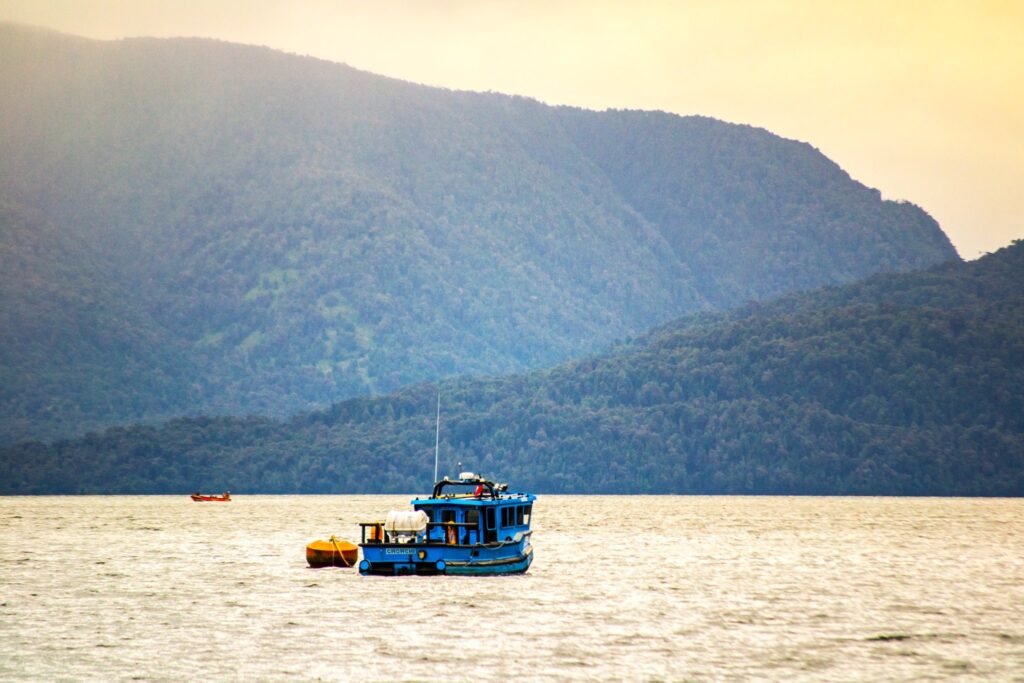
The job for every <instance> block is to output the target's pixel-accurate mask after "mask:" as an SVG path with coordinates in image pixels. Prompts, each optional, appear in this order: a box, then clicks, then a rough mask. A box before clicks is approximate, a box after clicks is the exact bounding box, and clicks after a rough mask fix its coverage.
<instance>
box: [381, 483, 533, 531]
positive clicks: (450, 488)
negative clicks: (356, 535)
mask: <svg viewBox="0 0 1024 683" xmlns="http://www.w3.org/2000/svg"><path fill="white" fill-rule="evenodd" d="M535 498H536V497H535V496H534V495H532V494H528V493H509V492H508V486H507V485H506V484H496V483H495V482H492V481H489V480H487V479H484V478H482V477H479V476H477V475H475V474H473V473H471V472H463V473H462V474H461V475H460V477H459V479H449V478H448V477H445V478H444V479H442V480H440V481H438V482H437V484H435V485H434V489H433V491H432V492H431V495H430V497H429V498H414V499H413V500H412V506H413V509H412V511H411V512H409V511H405V512H401V511H392V512H390V513H388V517H387V519H386V520H385V521H384V522H367V523H364V524H362V525H361V526H362V528H363V531H362V543H363V544H364V545H366V544H392V543H395V544H405V543H411V544H426V545H430V544H441V545H449V546H481V545H490V544H503V543H510V542H513V541H514V542H519V541H521V540H522V539H523V537H524V536H528V535H529V533H530V518H531V515H532V512H533V501H534V500H535Z"/></svg>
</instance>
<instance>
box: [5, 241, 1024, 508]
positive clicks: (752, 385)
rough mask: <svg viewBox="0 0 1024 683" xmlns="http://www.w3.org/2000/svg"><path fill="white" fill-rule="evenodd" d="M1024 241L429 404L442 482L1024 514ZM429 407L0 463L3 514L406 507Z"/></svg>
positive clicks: (163, 433) (425, 402)
mask: <svg viewBox="0 0 1024 683" xmlns="http://www.w3.org/2000/svg"><path fill="white" fill-rule="evenodd" d="M1021 282H1024V242H1018V243H1016V244H1015V245H1013V246H1012V247H1008V248H1006V249H1003V250H1001V251H999V252H997V253H995V254H992V255H990V256H987V257H985V258H983V259H981V260H979V261H977V262H972V263H966V264H964V263H956V264H946V265H943V266H938V267H935V268H932V269H929V270H926V271H922V272H915V273H910V274H901V275H879V276H875V277H873V278H870V279H868V280H867V281H865V282H862V283H857V284H853V285H847V286H843V287H834V288H828V289H824V290H819V291H815V292H811V293H807V294H800V295H795V296H791V297H788V298H785V299H782V300H778V301H773V302H769V303H766V304H752V305H750V306H748V307H745V308H744V309H742V310H737V311H733V312H729V313H718V314H700V315H698V316H695V317H689V318H685V319H682V320H680V321H677V322H674V323H672V324H670V325H667V326H665V327H663V328H661V329H659V330H656V331H654V332H652V333H650V334H648V335H646V336H644V337H643V338H642V339H639V340H637V341H635V342H633V343H631V344H628V345H624V346H621V347H619V348H617V349H615V350H614V351H612V352H609V353H606V354H604V355H601V356H596V357H592V358H588V359H585V360H580V361H575V362H571V363H568V364H564V365H561V366H558V367H556V368H554V369H551V370H547V371H537V372H533V373H529V374H525V375H514V376H508V377H501V378H493V379H460V380H458V381H452V382H448V383H445V384H444V385H443V386H442V387H441V393H442V404H443V411H442V412H443V420H442V430H441V452H442V454H443V461H442V471H443V472H448V473H454V472H456V471H457V470H458V469H459V468H460V465H459V464H458V463H461V468H462V469H470V470H476V471H480V472H484V473H486V474H488V475H489V476H493V477H496V478H498V479H501V480H507V481H509V482H512V483H514V485H515V486H516V487H524V488H527V489H533V490H537V491H540V492H548V493H744V494H750V493H754V494H892V495H986V496H1020V495H1024V288H1022V287H1021V286H1020V283H1021ZM436 391H437V387H436V386H434V385H427V384H420V385H416V386H413V387H410V388H407V389H404V390H402V391H400V392H397V393H394V394H391V395H389V396H384V397H378V398H372V399H353V400H349V401H345V402H341V403H337V404H335V405H334V406H332V407H331V408H330V409H328V410H324V411H317V412H312V413H308V414H305V415H302V416H298V417H295V418H292V419H290V420H287V421H276V420H271V419H267V418H250V419H235V418H231V419H228V418H221V419H212V418H200V419H179V420H175V421H172V422H170V423H168V424H165V425H163V426H160V427H139V426H137V427H126V428H116V429H111V430H109V431H107V432H105V433H103V434H91V435H89V436H87V437H85V438H83V439H78V440H74V441H67V442H61V443H57V444H55V445H50V446H46V445H43V444H39V443H36V444H24V445H21V446H18V447H8V448H6V449H0V493H19V492H21V493H43V492H52V493H74V492H107V493H128V492H140V493H156V492H161V493H170V492H186V491H190V490H194V489H211V490H221V489H224V488H228V489H230V490H232V491H234V492H253V493H255V492H305V493H352V492H375V491H389V492H415V491H423V490H426V488H427V486H428V484H429V482H430V479H431V474H432V467H433V446H434V442H433V437H434V409H435V397H436Z"/></svg>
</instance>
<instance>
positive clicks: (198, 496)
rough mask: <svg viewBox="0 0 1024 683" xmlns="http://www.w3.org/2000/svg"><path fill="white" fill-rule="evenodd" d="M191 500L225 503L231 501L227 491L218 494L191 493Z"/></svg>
mask: <svg viewBox="0 0 1024 683" xmlns="http://www.w3.org/2000/svg"><path fill="white" fill-rule="evenodd" d="M192 500H194V501H195V502H197V503H227V502H230V501H231V494H230V493H229V492H228V491H225V492H224V493H222V494H220V495H219V496H218V495H208V494H203V493H193V494H192Z"/></svg>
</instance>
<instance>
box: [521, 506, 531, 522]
mask: <svg viewBox="0 0 1024 683" xmlns="http://www.w3.org/2000/svg"><path fill="white" fill-rule="evenodd" d="M532 511H533V506H532V505H527V506H526V507H524V508H523V524H529V523H530V512H532Z"/></svg>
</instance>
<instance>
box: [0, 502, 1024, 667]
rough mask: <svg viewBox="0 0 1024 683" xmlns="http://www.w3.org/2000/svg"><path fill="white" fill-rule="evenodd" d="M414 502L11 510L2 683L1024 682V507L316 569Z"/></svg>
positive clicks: (778, 506) (730, 523)
mask: <svg viewBox="0 0 1024 683" xmlns="http://www.w3.org/2000/svg"><path fill="white" fill-rule="evenodd" d="M409 498H410V496H398V497H395V496H245V495H238V496H237V498H236V500H234V501H233V502H231V503H227V504H220V503H217V504H213V503H207V504H204V503H193V502H191V501H190V500H189V499H188V496H184V495H183V496H174V497H168V496H157V497H128V496H124V497H42V498H0V587H2V595H0V652H2V654H3V656H2V657H0V679H2V680H11V679H24V680H54V679H100V678H137V679H140V680H181V679H183V678H187V677H195V676H199V675H203V676H212V677H214V678H216V679H220V680H223V679H242V678H244V679H262V680H267V679H281V678H301V679H316V678H321V679H327V680H395V679H455V680H468V679H478V678H480V677H481V676H483V677H484V678H486V679H494V678H498V677H500V678H508V677H512V676H517V677H525V678H526V679H528V680H537V679H545V680H558V679H629V680H648V679H672V680H679V679H735V680H741V679H743V680H745V679H751V678H760V679H782V678H795V679H799V680H815V679H818V680H828V681H834V680H879V679H902V680H909V679H923V678H947V677H953V676H956V677H958V678H962V677H967V678H971V677H977V678H985V679H999V680H1013V679H1015V678H1016V679H1017V680H1021V678H1020V677H1021V676H1022V672H1024V559H1022V558H1024V501H1021V500H990V499H980V500H969V499H952V500H949V499H892V498H733V497H616V496H587V497H575V496H542V497H541V498H540V499H539V500H538V502H537V504H536V505H535V508H534V510H535V516H534V529H535V533H534V541H533V542H534V547H535V552H536V560H535V562H534V564H533V567H532V568H531V569H530V571H529V573H528V574H526V575H523V576H514V577H403V578H380V577H360V576H359V575H358V574H357V573H356V572H355V571H353V570H345V569H319V570H313V569H309V568H307V566H306V562H305V555H304V548H305V544H306V543H307V542H309V541H311V540H314V539H316V538H327V537H328V536H329V535H330V534H332V533H335V534H337V535H338V536H342V537H346V536H347V537H350V538H354V537H355V535H356V534H357V533H358V527H357V526H356V525H357V523H358V522H359V521H366V520H369V519H373V518H375V517H377V516H379V515H381V514H382V513H383V512H385V511H386V510H388V509H389V508H392V507H395V508H402V507H406V506H407V503H408V500H409Z"/></svg>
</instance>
